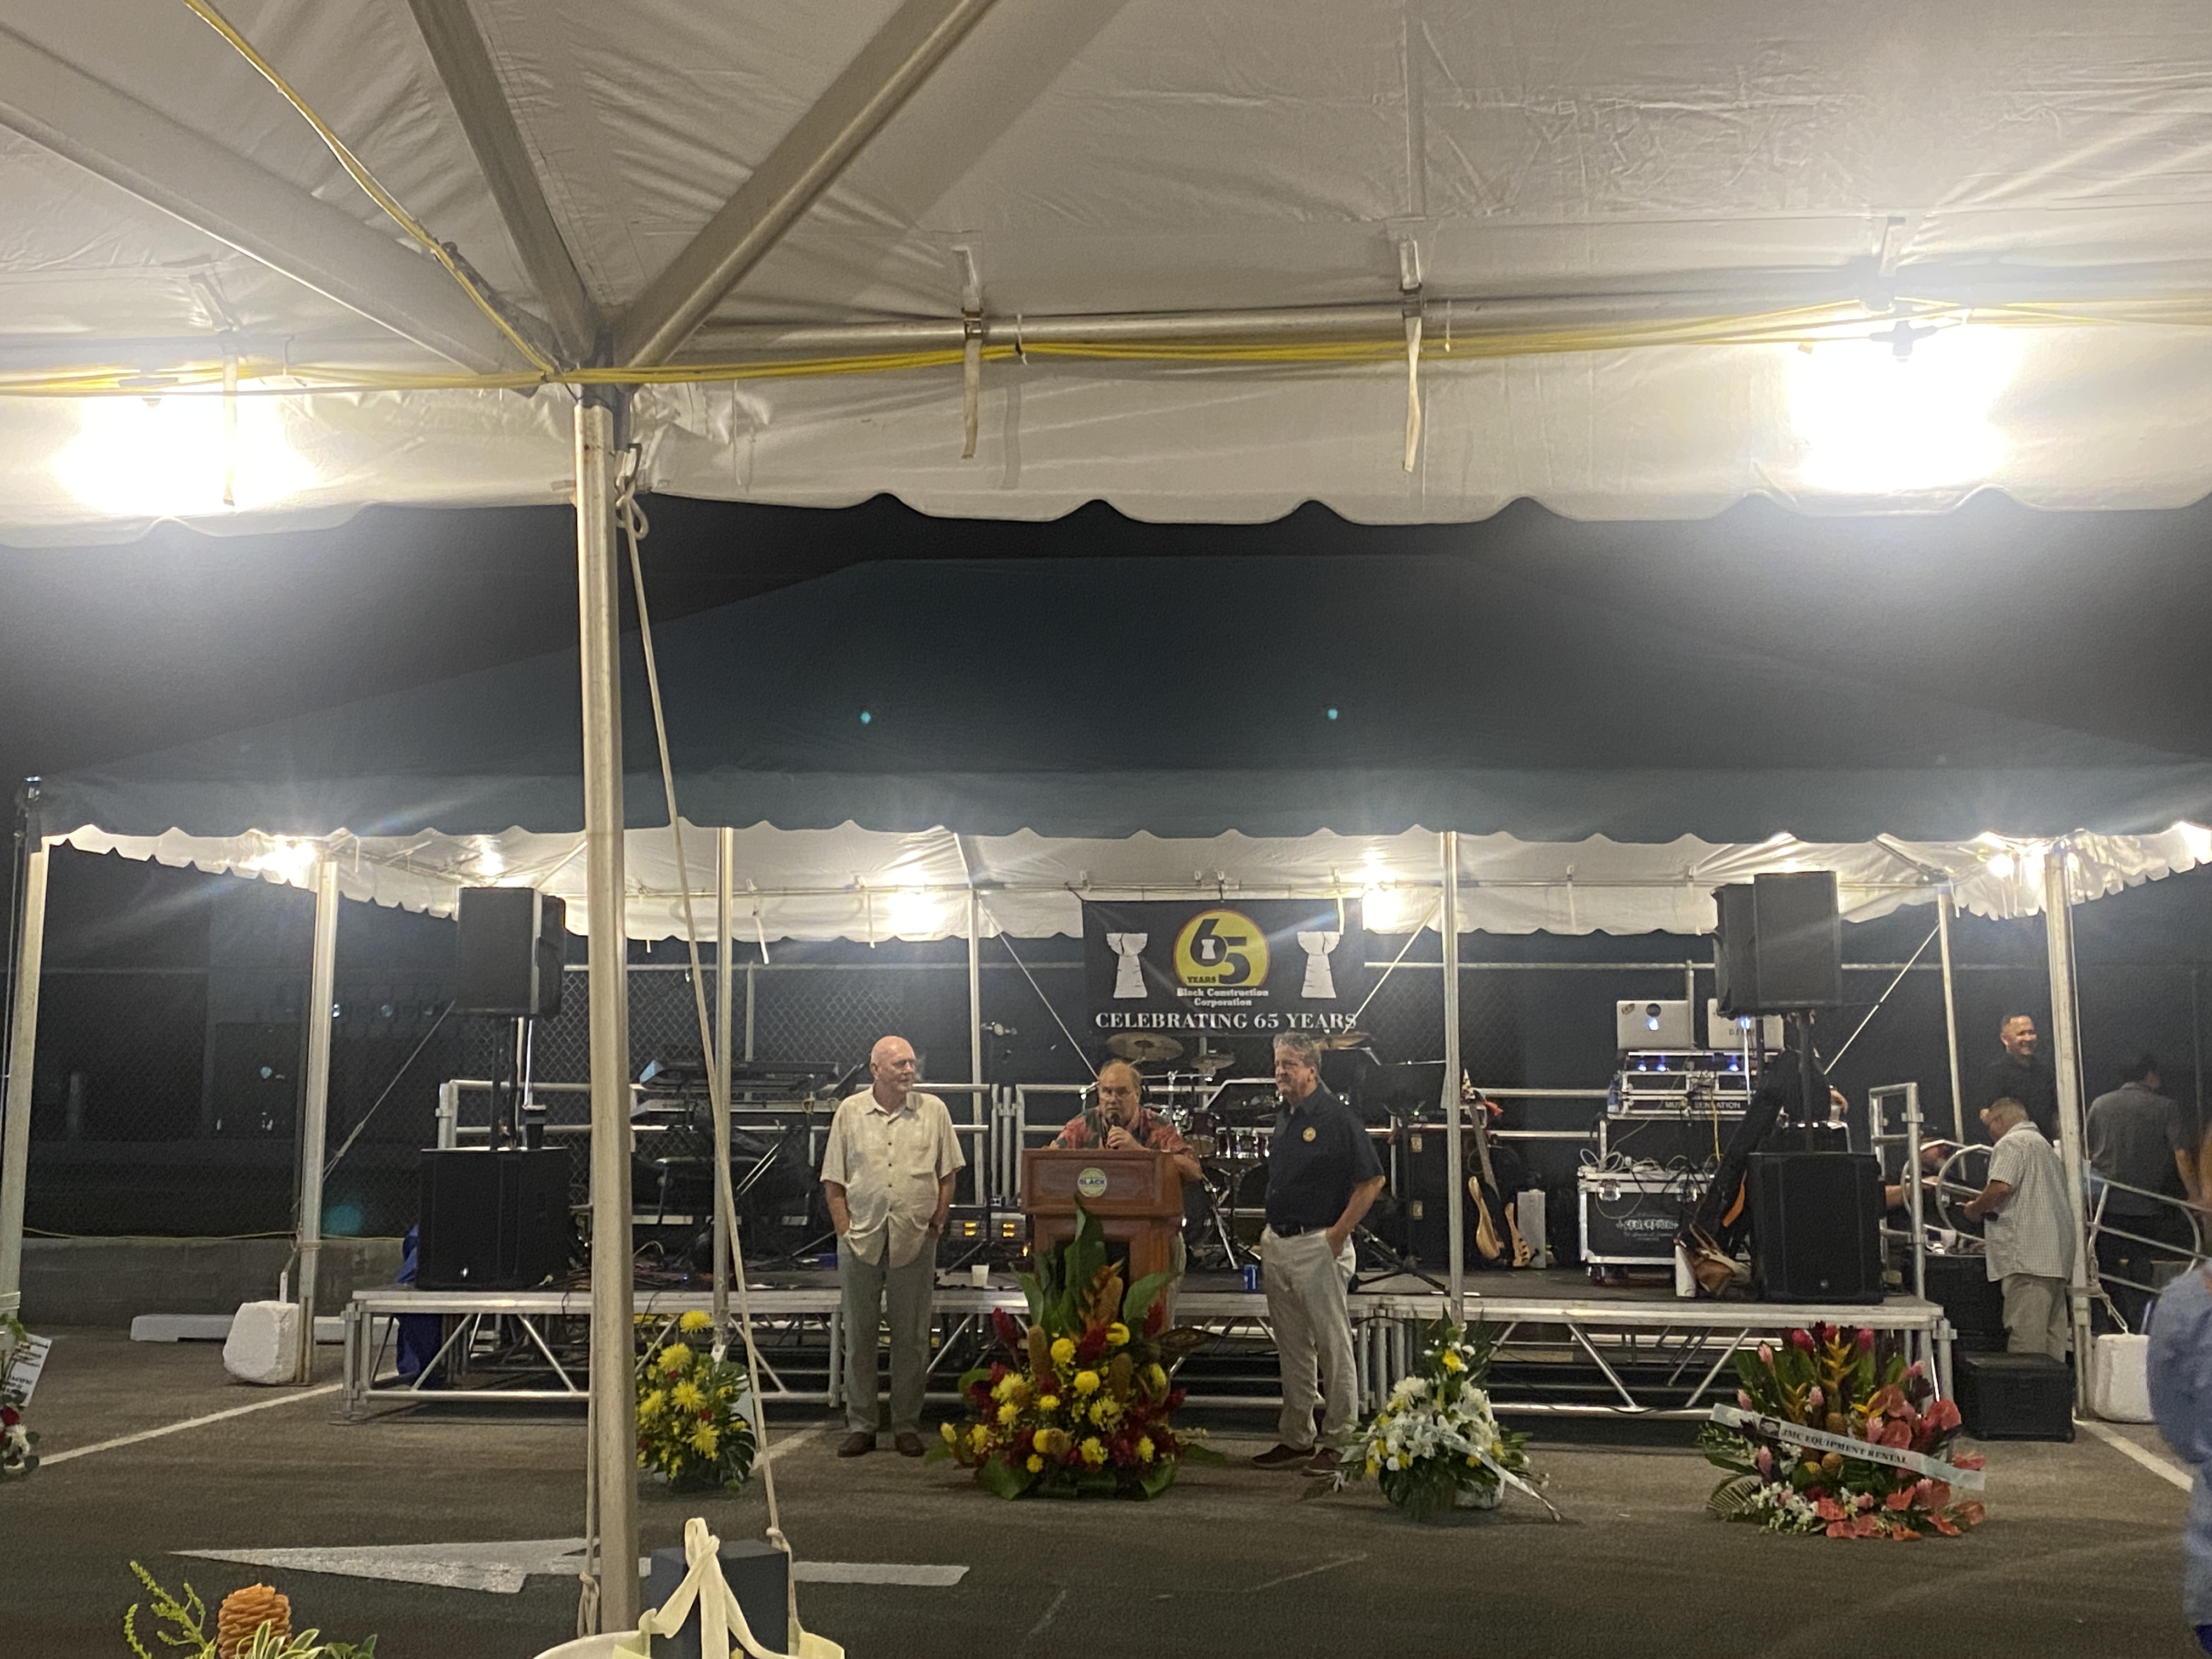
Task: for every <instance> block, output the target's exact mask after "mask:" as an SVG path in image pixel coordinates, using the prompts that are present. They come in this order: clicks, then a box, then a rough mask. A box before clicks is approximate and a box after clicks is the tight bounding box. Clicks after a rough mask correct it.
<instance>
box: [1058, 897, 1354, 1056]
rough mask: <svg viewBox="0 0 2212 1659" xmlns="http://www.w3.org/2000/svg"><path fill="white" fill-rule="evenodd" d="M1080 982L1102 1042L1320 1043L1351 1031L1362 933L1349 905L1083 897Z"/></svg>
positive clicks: (1349, 902)
mask: <svg viewBox="0 0 2212 1659" xmlns="http://www.w3.org/2000/svg"><path fill="white" fill-rule="evenodd" d="M1083 977H1084V990H1085V1007H1086V1008H1087V1010H1088V1012H1089V1015H1090V1019H1091V1030H1092V1032H1093V1033H1094V1034H1095V1035H1096V1036H1097V1037H1098V1038H1099V1039H1101V1040H1102V1041H1103V1039H1105V1038H1107V1037H1110V1036H1114V1035H1115V1033H1117V1032H1121V1031H1154V1032H1158V1034H1159V1035H1161V1036H1171V1037H1175V1038H1176V1039H1177V1040H1178V1041H1182V1042H1186V1043H1187V1044H1188V1046H1192V1047H1194V1046H1195V1044H1194V1043H1192V1042H1190V1039H1192V1038H1194V1037H1196V1036H1199V1035H1200V1034H1201V1033H1203V1034H1208V1035H1215V1036H1220V1037H1221V1038H1223V1039H1230V1038H1234V1037H1237V1036H1255V1035H1257V1036H1272V1035H1273V1033H1275V1032H1277V1031H1311V1032H1314V1033H1315V1034H1316V1035H1322V1034H1325V1033H1327V1032H1330V1031H1340V1030H1347V1029H1348V1028H1350V1026H1351V1025H1352V1021H1353V1016H1354V1014H1355V1013H1356V1012H1358V1008H1359V1005H1360V1001H1361V1000H1362V999H1363V998H1364V997H1365V996H1366V994H1367V985H1368V975H1367V934H1366V930H1365V929H1364V927H1362V926H1361V924H1360V919H1359V905H1358V901H1357V900H1352V899H1347V900H1346V901H1345V902H1344V904H1343V906H1342V908H1339V907H1338V904H1337V902H1336V901H1335V900H1334V899H1319V900H1316V899H1243V900H1218V899H1213V900H1208V899H1155V900H1146V901H1143V902H1135V903H1128V904H1114V903H1095V902H1091V901H1090V900H1087V899H1086V900H1085V902H1084V905H1083ZM1215 1046H1217V1047H1226V1046H1228V1044H1227V1042H1226V1041H1224V1042H1220V1043H1218V1044H1216V1045H1215Z"/></svg>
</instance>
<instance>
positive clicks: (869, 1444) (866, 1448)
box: [837, 1429, 876, 1457]
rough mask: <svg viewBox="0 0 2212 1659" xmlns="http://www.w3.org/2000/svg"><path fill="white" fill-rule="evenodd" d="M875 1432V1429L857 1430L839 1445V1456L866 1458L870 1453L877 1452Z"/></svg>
mask: <svg viewBox="0 0 2212 1659" xmlns="http://www.w3.org/2000/svg"><path fill="white" fill-rule="evenodd" d="M875 1449H876V1432H875V1431H874V1430H873V1429H855V1430H854V1431H853V1432H852V1433H850V1434H848V1435H847V1436H846V1437H844V1439H843V1440H842V1441H840V1442H839V1443H838V1445H837V1455H838V1456H840V1457H866V1455H868V1454H869V1453H870V1452H872V1451H873V1450H875Z"/></svg>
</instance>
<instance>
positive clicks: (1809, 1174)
mask: <svg viewBox="0 0 2212 1659" xmlns="http://www.w3.org/2000/svg"><path fill="white" fill-rule="evenodd" d="M1747 1187H1748V1188H1749V1198H1750V1204H1749V1208H1750V1211H1751V1276H1752V1286H1753V1291H1752V1293H1753V1295H1754V1296H1756V1297H1758V1298H1759V1300H1760V1301H1762V1302H1879V1301H1881V1214H1882V1207H1881V1200H1882V1194H1881V1164H1880V1163H1878V1162H1877V1161H1876V1160H1875V1158H1873V1157H1871V1156H1869V1155H1867V1154H1864V1153H1846V1152H1756V1153H1753V1156H1752V1158H1751V1164H1750V1170H1749V1173H1748V1177H1747Z"/></svg>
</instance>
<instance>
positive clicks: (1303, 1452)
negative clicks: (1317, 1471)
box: [1252, 1445, 1314, 1469]
mask: <svg viewBox="0 0 2212 1659" xmlns="http://www.w3.org/2000/svg"><path fill="white" fill-rule="evenodd" d="M1313 1455H1314V1449H1313V1448H1312V1447H1311V1446H1286V1445H1273V1446H1270V1447H1268V1448H1267V1450H1265V1451H1263V1452H1261V1454H1260V1455H1258V1456H1257V1457H1255V1458H1254V1459H1253V1460H1252V1467H1253V1468H1255V1469H1295V1468H1304V1466H1305V1465H1306V1464H1308V1463H1310V1462H1312V1461H1313Z"/></svg>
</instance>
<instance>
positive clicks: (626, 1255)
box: [576, 393, 638, 1631]
mask: <svg viewBox="0 0 2212 1659" xmlns="http://www.w3.org/2000/svg"><path fill="white" fill-rule="evenodd" d="M623 402H624V398H623V397H622V396H621V395H619V394H618V393H617V395H615V396H606V395H589V394H587V396H586V400H585V401H584V402H583V403H581V404H578V405H577V408H576V587H577V609H578V626H579V631H580V639H581V644H582V650H583V674H582V679H583V720H584V847H585V889H584V892H585V898H584V902H585V907H586V913H587V919H588V920H587V926H588V928H589V939H590V945H591V968H590V975H589V978H590V986H591V997H590V1002H591V1079H592V1377H591V1400H592V1468H593V1471H594V1474H593V1485H594V1488H595V1490H596V1492H597V1495H598V1510H599V1628H600V1629H601V1630H603V1631H626V1630H635V1629H636V1628H637V1615H638V1587H637V1566H636V1562H637V1452H636V1423H637V1403H636V1397H635V1396H636V1388H635V1382H634V1379H633V1376H632V1370H631V1357H632V1353H633V1352H634V1349H635V1342H636V1333H635V1297H634V1294H633V1287H632V1285H631V1279H630V1225H629V1212H630V1193H629V1159H630V1123H629V984H628V979H629V972H628V958H629V942H628V938H627V929H626V928H625V926H624V921H625V916H624V886H623V757H622V661H621V649H622V633H621V628H622V620H621V617H622V612H621V608H620V605H619V604H618V602H617V592H618V591H619V590H618V588H617V583H616V559H615V495H616V490H615V467H616V460H617V454H618V453H619V450H620V447H621V443H622V436H621V434H620V433H619V431H618V430H617V419H618V416H619V415H620V414H621V412H622V406H623Z"/></svg>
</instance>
